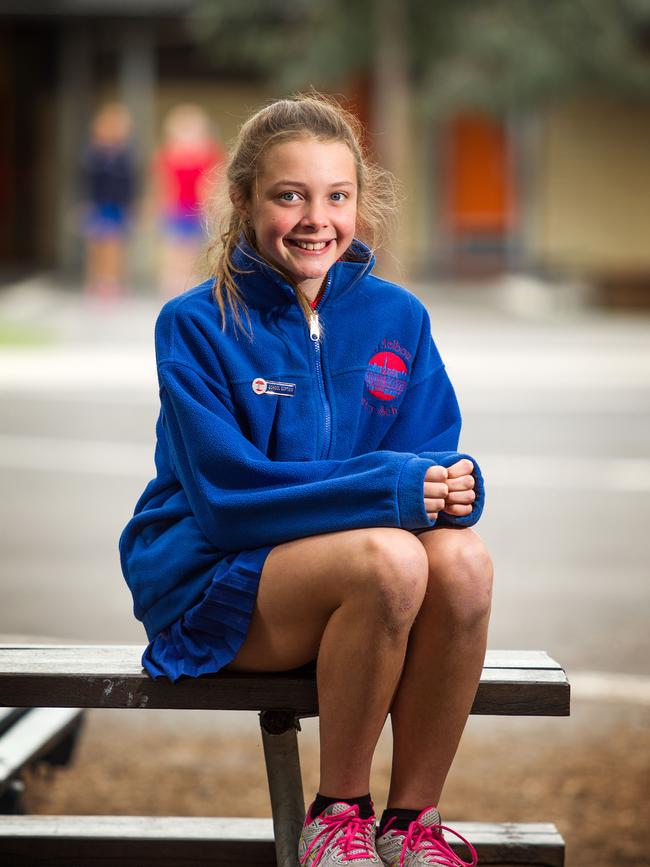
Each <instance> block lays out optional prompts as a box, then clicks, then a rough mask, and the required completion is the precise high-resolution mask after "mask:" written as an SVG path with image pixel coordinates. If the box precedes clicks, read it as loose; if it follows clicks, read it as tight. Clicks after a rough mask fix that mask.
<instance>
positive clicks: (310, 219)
mask: <svg viewBox="0 0 650 867" xmlns="http://www.w3.org/2000/svg"><path fill="white" fill-rule="evenodd" d="M302 223H303V224H304V225H306V226H314V227H320V226H326V225H327V214H326V212H325V208H324V207H323V206H322V204H321V203H320V202H313V201H312V202H309V203H308V204H307V207H306V209H305V212H304V214H303V217H302Z"/></svg>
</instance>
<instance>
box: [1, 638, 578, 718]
mask: <svg viewBox="0 0 650 867" xmlns="http://www.w3.org/2000/svg"><path fill="white" fill-rule="evenodd" d="M141 653H142V648H141V647H139V646H120V645H115V646H110V645H108V646H96V645H88V646H80V647H66V646H56V645H55V646H42V647H40V646H37V645H34V646H19V645H13V646H8V645H6V646H3V647H0V705H3V706H5V705H11V706H14V707H33V706H37V705H48V706H49V707H78V708H80V707H112V708H156V709H163V708H176V709H181V708H192V709H197V710H282V709H291V710H294V711H295V712H296V714H297V715H298V716H310V715H313V714H315V713H317V710H318V704H317V695H316V683H315V677H314V673H313V671H311V670H304V669H300V670H298V671H293V672H286V673H280V674H263V675H259V674H242V673H239V672H238V673H231V672H221V673H219V674H217V675H208V676H204V677H202V678H200V679H182V680H180V681H179V682H177V683H176V684H171V683H169V682H168V681H167V680H165V679H164V678H159V679H158V680H152V679H151V678H150V677H149V676H148V674H147V673H146V672H145V671H143V670H142V668H141V665H140V656H141ZM569 702H570V689H569V684H568V681H567V678H566V675H565V673H564V671H563V670H562V669H561V668H560V667H559V665H558V664H557V663H556V662H554V660H551V659H550V657H548V656H547V655H546V654H544V653H542V652H541V651H521V652H517V651H513V652H507V651H497V652H493V653H490V652H488V656H487V658H486V665H485V668H484V669H483V674H482V676H481V682H480V685H479V689H478V692H477V695H476V699H475V701H474V706H473V708H472V713H475V714H501V715H516V716H540V715H543V716H567V715H568V714H569Z"/></svg>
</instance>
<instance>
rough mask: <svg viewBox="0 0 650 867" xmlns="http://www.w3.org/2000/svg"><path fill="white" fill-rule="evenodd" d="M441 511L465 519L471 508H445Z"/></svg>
mask: <svg viewBox="0 0 650 867" xmlns="http://www.w3.org/2000/svg"><path fill="white" fill-rule="evenodd" d="M443 511H444V512H445V513H446V514H447V515H455V516H456V517H457V518H465V517H466V516H467V515H469V514H471V511H472V507H471V506H447V507H446V508H445V509H443Z"/></svg>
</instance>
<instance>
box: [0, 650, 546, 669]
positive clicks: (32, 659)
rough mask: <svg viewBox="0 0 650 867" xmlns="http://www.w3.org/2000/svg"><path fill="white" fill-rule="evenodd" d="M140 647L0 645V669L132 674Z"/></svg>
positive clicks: (522, 664)
mask: <svg viewBox="0 0 650 867" xmlns="http://www.w3.org/2000/svg"><path fill="white" fill-rule="evenodd" d="M143 650H144V648H143V647H141V646H140V645H139V644H74V645H73V644H63V645H58V644H1V645H0V669H1V670H2V671H12V672H16V673H19V672H31V671H33V670H35V669H34V666H45V667H46V670H48V669H49V668H50V667H51V666H56V668H57V671H59V672H61V673H63V672H67V673H69V674H84V673H85V674H91V673H92V674H111V673H113V674H114V673H116V671H120V672H121V673H123V674H135V673H139V672H140V671H141V670H142V666H141V664H140V658H141V656H142V653H143ZM36 651H38V653H37V654H36ZM484 667H485V668H500V669H501V668H525V669H537V668H542V669H558V670H561V666H560V665H559V663H557V662H556V661H555V660H554V659H552V658H551V657H550V656H549V655H548V654H547V653H545V652H544V651H543V650H488V651H487V653H486V656H485V664H484Z"/></svg>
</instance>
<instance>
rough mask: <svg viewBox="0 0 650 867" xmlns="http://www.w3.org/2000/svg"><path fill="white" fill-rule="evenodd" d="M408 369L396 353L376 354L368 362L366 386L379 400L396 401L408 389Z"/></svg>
mask: <svg viewBox="0 0 650 867" xmlns="http://www.w3.org/2000/svg"><path fill="white" fill-rule="evenodd" d="M407 380H408V368H407V366H406V364H405V362H404V360H403V359H402V358H400V356H399V355H397V353H395V352H376V353H375V354H374V355H373V356H372V358H371V359H370V361H369V362H368V369H367V370H366V376H365V381H366V386H367V388H368V391H369V392H370V394H371V395H372V396H373V397H377V398H379V400H395V398H396V397H399V396H400V395H401V394H402V392H403V391H404V389H405V388H406V382H407Z"/></svg>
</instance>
